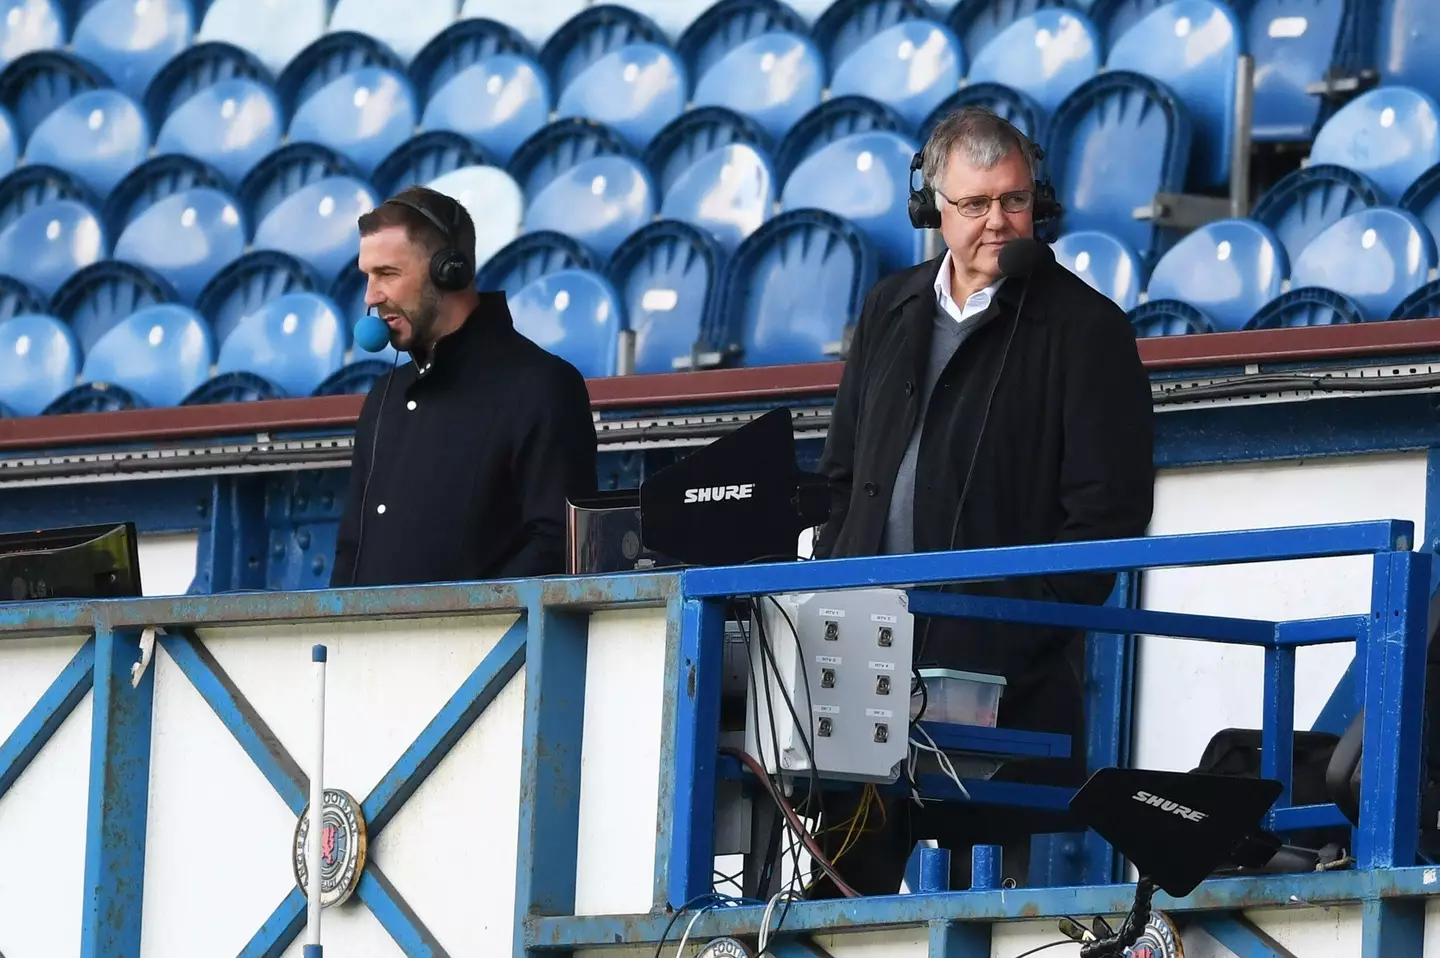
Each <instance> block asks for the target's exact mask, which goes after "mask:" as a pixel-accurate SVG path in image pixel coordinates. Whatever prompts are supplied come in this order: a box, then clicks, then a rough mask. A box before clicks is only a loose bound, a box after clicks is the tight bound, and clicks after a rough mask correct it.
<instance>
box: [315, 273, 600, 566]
mask: <svg viewBox="0 0 1440 958" xmlns="http://www.w3.org/2000/svg"><path fill="white" fill-rule="evenodd" d="M388 376H389V377H390V383H389V387H388V390H387V387H386V380H385V378H381V379H380V380H379V381H378V382H376V383H375V385H374V387H372V388H371V390H370V394H369V395H368V396H367V397H366V399H365V406H364V409H363V410H362V411H361V413H360V422H359V425H358V426H357V428H356V439H355V455H354V458H353V460H352V462H353V465H352V467H351V472H350V491H349V498H348V500H347V502H346V504H345V514H344V517H343V518H342V519H341V522H340V531H339V535H338V539H337V542H336V548H335V568H334V570H333V571H332V574H331V580H330V581H331V585H334V586H343V585H356V586H364V585H395V584H402V583H417V582H456V581H474V580H482V579H500V578H520V577H525V576H537V575H552V574H556V573H562V572H564V571H565V500H566V498H567V497H575V496H580V495H585V494H588V493H591V492H593V491H594V489H595V484H596V480H595V454H596V450H595V446H596V440H595V426H594V422H593V419H592V417H591V413H590V396H589V392H588V390H587V389H586V386H585V379H584V377H582V376H581V375H580V373H579V372H578V371H577V370H576V369H575V367H574V366H572V365H570V364H569V363H567V362H565V361H564V360H562V359H560V358H559V357H557V356H554V355H552V354H550V353H548V352H546V351H545V350H543V349H541V348H540V347H539V346H537V345H535V344H534V343H533V342H531V341H530V340H528V339H526V338H525V337H524V336H522V335H521V334H520V333H519V332H517V331H516V329H515V327H514V324H513V322H512V321H511V318H510V310H509V308H508V307H507V306H506V303H505V294H504V293H481V294H480V305H479V307H478V308H477V309H476V310H475V312H473V313H472V314H471V315H470V317H469V318H468V319H467V320H466V321H465V324H464V325H463V326H461V327H460V329H459V330H457V331H456V332H454V333H452V334H451V335H449V336H446V337H444V338H443V339H441V340H440V341H439V342H438V343H437V344H436V346H435V350H434V355H433V357H432V362H431V365H430V367H429V368H428V370H427V371H425V372H421V371H420V370H419V369H417V368H416V365H415V363H414V362H409V363H406V364H405V365H404V366H401V367H400V368H399V369H397V370H395V371H394V372H392V373H390V374H388ZM382 398H383V400H384V409H383V411H382V409H381V402H382ZM377 428H378V435H377ZM372 457H373V461H374V468H373V474H372V472H371V468H370V463H371V461H372ZM367 476H368V478H369V488H368V490H367V488H366V479H367ZM362 499H363V500H364V503H365V505H364V523H363V529H362V524H361V500H362ZM382 506H383V507H384V511H383V512H382V511H380V509H381V507H382ZM357 549H358V552H359V557H358V562H357V556H356V553H357Z"/></svg>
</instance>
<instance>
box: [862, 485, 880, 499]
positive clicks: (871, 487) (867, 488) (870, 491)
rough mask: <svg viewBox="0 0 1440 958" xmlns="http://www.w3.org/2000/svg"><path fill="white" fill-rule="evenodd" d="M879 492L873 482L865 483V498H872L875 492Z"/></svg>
mask: <svg viewBox="0 0 1440 958" xmlns="http://www.w3.org/2000/svg"><path fill="white" fill-rule="evenodd" d="M879 491H880V490H879V488H877V487H876V485H875V483H873V482H867V483H865V495H867V496H873V495H875V494H876V493H877V492H879Z"/></svg>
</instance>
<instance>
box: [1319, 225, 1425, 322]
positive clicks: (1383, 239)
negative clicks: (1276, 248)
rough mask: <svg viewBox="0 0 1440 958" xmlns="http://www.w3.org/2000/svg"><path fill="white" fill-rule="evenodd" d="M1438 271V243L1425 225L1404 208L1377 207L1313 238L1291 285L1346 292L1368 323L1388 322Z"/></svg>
mask: <svg viewBox="0 0 1440 958" xmlns="http://www.w3.org/2000/svg"><path fill="white" fill-rule="evenodd" d="M1434 267H1435V240H1434V239H1433V238H1432V237H1431V236H1430V231H1429V230H1427V229H1426V228H1425V225H1424V224H1423V223H1421V222H1420V221H1419V220H1418V219H1416V218H1415V216H1414V215H1413V214H1411V213H1407V212H1405V211H1404V210H1400V209H1396V208H1393V207H1385V206H1377V207H1374V208H1371V209H1366V210H1361V211H1360V212H1358V213H1352V214H1350V215H1349V216H1347V217H1345V218H1344V219H1342V220H1341V221H1340V222H1338V223H1336V224H1334V225H1333V226H1331V227H1329V228H1328V229H1326V230H1325V231H1324V232H1322V233H1321V234H1320V235H1319V236H1317V237H1315V239H1313V240H1311V241H1310V244H1309V245H1308V246H1306V247H1305V248H1304V249H1303V250H1301V251H1300V255H1299V256H1298V257H1296V259H1295V263H1294V267H1293V269H1292V270H1291V275H1290V285H1291V286H1292V287H1302V286H1322V287H1325V288H1327V289H1332V290H1335V291H1336V292H1339V293H1344V294H1345V295H1346V296H1348V297H1350V298H1351V299H1352V300H1354V301H1355V303H1356V304H1357V305H1359V307H1360V309H1361V310H1362V312H1363V315H1364V317H1365V318H1366V319H1388V318H1389V316H1390V314H1391V313H1392V312H1394V310H1395V307H1397V306H1399V305H1400V302H1401V300H1403V299H1404V298H1405V297H1406V296H1408V295H1409V294H1410V293H1412V292H1414V291H1415V290H1417V289H1419V288H1420V287H1421V286H1423V285H1425V283H1426V282H1427V281H1428V280H1429V278H1430V270H1431V269H1433V268H1434Z"/></svg>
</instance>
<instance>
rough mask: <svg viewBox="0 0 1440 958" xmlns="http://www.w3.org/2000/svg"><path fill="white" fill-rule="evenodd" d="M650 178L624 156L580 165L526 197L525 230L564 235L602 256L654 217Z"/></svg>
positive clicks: (593, 160)
mask: <svg viewBox="0 0 1440 958" xmlns="http://www.w3.org/2000/svg"><path fill="white" fill-rule="evenodd" d="M657 205H658V200H657V197H656V194H655V186H654V184H653V183H652V182H651V180H650V174H649V172H648V171H647V170H646V169H645V167H644V166H642V165H641V164H640V163H639V162H638V161H636V160H635V159H633V158H631V157H628V156H618V155H611V156H597V157H595V158H593V159H589V160H585V161H584V162H582V163H580V164H579V165H577V166H575V167H572V168H571V169H569V170H567V171H566V172H565V173H562V174H561V175H560V176H558V177H556V178H555V179H554V180H552V181H551V182H550V183H548V184H547V185H546V186H545V187H544V188H543V189H542V190H541V191H540V192H539V193H537V194H535V195H534V196H532V197H530V204H529V208H528V209H527V210H526V211H525V228H526V229H531V230H543V229H551V230H559V231H563V232H566V233H569V234H570V235H571V236H574V237H575V238H576V239H578V240H579V241H580V242H582V243H584V244H586V245H587V246H589V247H590V248H591V249H593V250H595V252H596V253H598V254H600V255H601V256H602V257H608V256H609V255H610V254H611V253H613V252H614V251H615V248H616V247H617V246H619V245H620V243H621V242H622V241H623V240H624V239H625V237H627V236H629V235H630V234H631V233H633V232H635V230H637V229H639V228H640V227H641V226H643V225H644V224H645V223H648V222H649V221H650V219H651V217H653V216H654V215H655V208H656V206H657Z"/></svg>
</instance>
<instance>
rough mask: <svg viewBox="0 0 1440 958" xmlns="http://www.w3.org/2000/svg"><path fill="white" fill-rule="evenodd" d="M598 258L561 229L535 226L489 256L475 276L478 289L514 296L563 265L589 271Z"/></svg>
mask: <svg viewBox="0 0 1440 958" xmlns="http://www.w3.org/2000/svg"><path fill="white" fill-rule="evenodd" d="M601 265H602V264H601V262H600V259H599V258H598V257H597V256H596V255H595V254H594V253H592V252H591V251H590V250H588V249H586V248H585V247H584V246H581V245H580V244H579V243H577V242H576V241H575V240H573V239H571V238H570V237H569V236H566V235H565V234H564V233H557V232H553V231H551V230H535V231H533V232H530V233H526V234H525V235H524V236H521V237H519V238H518V239H516V240H515V241H514V242H513V243H510V244H508V245H507V246H505V248H504V249H501V250H499V251H498V252H496V253H495V254H494V255H493V256H491V257H489V259H488V260H486V261H485V262H484V263H483V264H482V265H481V266H480V270H479V272H478V274H477V275H476V277H475V285H476V287H477V288H479V289H485V290H494V289H498V290H504V291H505V293H506V294H507V295H510V296H513V295H515V294H516V293H517V292H519V291H520V290H521V289H523V288H524V287H525V286H526V285H527V284H529V283H531V282H533V281H535V280H537V279H539V278H540V277H542V276H548V275H549V274H551V273H556V272H559V271H560V270H562V269H583V270H590V271H592V272H595V271H598V270H599V269H600V267H601Z"/></svg>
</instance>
